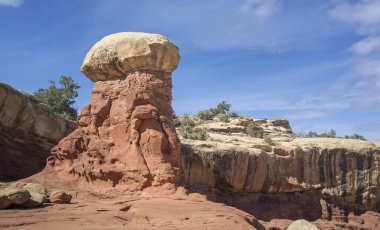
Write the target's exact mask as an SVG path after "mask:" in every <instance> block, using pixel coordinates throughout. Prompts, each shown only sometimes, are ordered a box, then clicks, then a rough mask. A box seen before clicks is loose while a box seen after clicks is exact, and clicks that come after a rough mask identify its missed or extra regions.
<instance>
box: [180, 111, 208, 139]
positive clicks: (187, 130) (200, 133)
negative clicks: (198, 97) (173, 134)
mask: <svg viewBox="0 0 380 230" xmlns="http://www.w3.org/2000/svg"><path fill="white" fill-rule="evenodd" d="M195 126H196V123H195V121H194V120H193V119H192V118H191V117H190V116H184V117H183V118H182V120H181V124H180V126H179V128H178V132H179V134H180V135H181V136H182V137H183V138H185V139H192V140H207V138H208V135H207V132H206V130H204V129H201V128H196V127H195Z"/></svg>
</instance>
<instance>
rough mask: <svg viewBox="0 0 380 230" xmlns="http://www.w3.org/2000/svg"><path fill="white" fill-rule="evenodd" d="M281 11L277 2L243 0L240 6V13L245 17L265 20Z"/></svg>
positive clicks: (275, 0)
mask: <svg viewBox="0 0 380 230" xmlns="http://www.w3.org/2000/svg"><path fill="white" fill-rule="evenodd" d="M280 9H281V4H280V2H279V1H278V0H245V1H243V3H242V4H241V6H240V11H241V13H242V14H243V15H245V16H247V17H254V18H256V19H259V20H266V19H268V18H270V17H272V16H273V15H275V14H276V13H277V12H278V11H280Z"/></svg>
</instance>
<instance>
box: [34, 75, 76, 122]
mask: <svg viewBox="0 0 380 230" xmlns="http://www.w3.org/2000/svg"><path fill="white" fill-rule="evenodd" d="M49 83H50V86H49V88H47V89H38V90H37V91H36V92H34V96H35V97H36V98H37V99H38V100H40V101H42V102H43V103H45V104H47V105H48V106H50V107H51V108H52V109H53V111H54V112H56V113H58V114H60V115H61V116H63V117H64V118H66V119H69V120H75V119H76V118H77V116H78V115H77V110H76V109H75V108H73V107H72V105H73V104H74V103H75V100H74V98H76V97H78V91H77V89H79V88H80V86H79V85H78V84H77V83H75V82H74V81H73V79H72V78H71V77H69V76H61V78H60V79H59V82H58V83H59V85H61V87H57V86H56V84H55V81H52V80H50V81H49Z"/></svg>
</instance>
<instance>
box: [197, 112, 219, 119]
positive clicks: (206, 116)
mask: <svg viewBox="0 0 380 230" xmlns="http://www.w3.org/2000/svg"><path fill="white" fill-rule="evenodd" d="M197 117H198V118H199V119H201V120H203V121H208V120H212V119H214V117H215V114H214V113H213V112H212V111H211V110H201V111H199V112H198V113H197Z"/></svg>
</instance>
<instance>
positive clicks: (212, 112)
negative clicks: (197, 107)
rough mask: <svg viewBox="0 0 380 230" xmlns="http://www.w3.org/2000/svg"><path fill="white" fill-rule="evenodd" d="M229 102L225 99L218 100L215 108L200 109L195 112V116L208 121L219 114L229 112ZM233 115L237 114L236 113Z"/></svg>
mask: <svg viewBox="0 0 380 230" xmlns="http://www.w3.org/2000/svg"><path fill="white" fill-rule="evenodd" d="M230 109H231V104H228V103H227V102H225V101H222V102H220V103H219V104H218V105H217V106H216V107H215V108H210V109H207V110H201V111H199V112H198V113H197V115H196V116H197V117H198V118H199V119H201V120H203V121H208V120H212V119H214V118H215V117H216V116H218V115H220V114H230V113H229V111H230ZM234 115H237V114H236V113H235V114H234Z"/></svg>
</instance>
